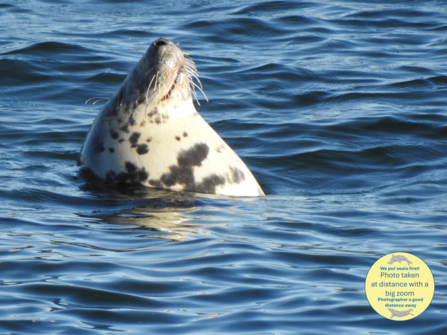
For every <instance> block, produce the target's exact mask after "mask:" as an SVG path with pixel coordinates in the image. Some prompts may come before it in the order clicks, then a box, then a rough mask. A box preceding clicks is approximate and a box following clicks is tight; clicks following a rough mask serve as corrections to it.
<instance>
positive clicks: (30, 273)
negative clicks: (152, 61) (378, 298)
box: [0, 0, 447, 335]
mask: <svg viewBox="0 0 447 335" xmlns="http://www.w3.org/2000/svg"><path fill="white" fill-rule="evenodd" d="M55 3H57V4H55ZM0 36H1V39H0V68H1V75H0V85H1V90H0V134H1V135H0V136H1V137H0V139H1V142H0V148H1V149H0V157H1V160H0V201H1V205H0V221H1V231H0V234H1V235H0V238H1V244H0V252H1V258H0V260H1V263H0V274H1V277H0V283H1V285H0V334H269V335H270V334H331V333H337V334H405V335H411V334H443V333H447V321H446V319H447V274H446V266H447V256H446V253H447V231H446V217H447V211H446V209H447V205H446V199H447V158H446V156H447V94H446V93H447V2H445V1H441V0H439V1H435V0H433V1H431V0H415V1H410V0H408V1H397V0H396V1H385V0H383V1H379V0H375V1H366V0H365V1H354V0H352V1H348V0H345V1H255V0H242V1H241V0H239V1H229V0H224V1H206V0H203V1H186V0H185V1H179V0H176V1H173V0H163V1H161V0H160V1H118V0H114V1H112V0H109V1H106V0H102V1H93V0H91V1H87V0H81V1H78V0H64V1H62V0H61V1H49V0H47V1H45V0H40V1H38V0H34V1H33V0H28V1H26V0H15V1H12V0H9V1H8V0H7V1H3V2H2V4H1V5H0ZM158 37H166V38H169V39H172V40H174V41H175V42H180V44H181V46H182V47H183V48H184V49H185V51H187V52H189V53H190V54H191V55H192V57H193V59H194V60H195V61H196V63H197V66H198V68H199V73H200V76H201V80H202V83H203V85H204V88H205V92H206V94H207V96H208V98H209V100H210V101H209V102H206V101H205V100H204V98H203V97H201V102H202V106H200V107H199V112H200V113H201V114H202V116H203V117H204V118H205V119H206V120H207V121H208V122H209V123H210V124H211V125H212V126H213V127H214V128H215V129H216V130H217V132H218V133H219V134H220V135H221V136H222V137H223V138H224V139H225V140H226V141H227V142H228V143H229V144H230V146H232V147H233V148H234V149H235V151H236V152H237V153H238V154H239V155H240V156H241V157H242V158H243V159H244V161H245V162H246V163H247V165H248V166H249V167H250V168H251V169H252V171H253V173H254V174H255V176H256V177H257V178H258V180H259V182H260V183H261V185H262V186H263V188H264V190H265V192H266V193H267V196H266V197H265V198H261V199H238V198H218V197H216V198H213V197H204V196H199V195H188V194H186V195H185V194H184V195H180V194H175V193H164V192H159V191H148V192H145V191H144V190H127V191H121V192H120V191H119V190H113V189H107V188H101V187H99V186H97V185H96V186H95V185H91V184H89V183H88V182H86V181H85V179H83V178H82V177H81V176H80V175H79V173H78V169H77V167H76V166H75V162H76V157H77V153H78V151H79V149H80V147H81V144H82V141H83V138H84V136H85V134H86V132H87V130H88V128H89V125H90V124H91V123H92V121H93V119H94V117H95V115H96V114H97V113H98V111H99V110H100V108H101V106H102V105H103V104H104V103H105V102H104V100H101V99H102V98H107V97H109V96H111V95H112V94H113V92H114V91H115V90H117V89H118V87H119V86H120V84H121V82H122V81H123V80H124V78H125V76H126V75H127V73H128V71H129V70H130V69H131V68H132V67H133V65H134V64H135V62H136V61H137V60H138V59H139V58H140V57H141V55H142V54H143V53H144V51H145V50H146V48H147V47H148V46H149V44H150V43H151V42H152V41H154V40H155V39H156V38H158ZM89 99H91V100H89ZM87 100H89V101H88V103H87V104H85V102H86V101H87ZM98 100H100V101H98ZM96 101H98V102H97V103H96V104H93V102H96ZM396 251H401V252H409V253H412V254H415V255H417V256H418V257H420V258H421V259H423V260H424V261H425V262H426V263H427V264H428V265H429V267H430V268H431V270H432V272H433V275H434V278H435V282H436V291H435V295H434V298H433V301H432V303H431V305H430V306H429V307H428V309H427V310H426V311H425V312H424V313H423V314H422V315H420V316H419V317H417V318H415V319H413V320H411V321H407V322H394V321H390V320H387V319H385V318H383V317H381V316H380V315H378V314H377V313H376V312H375V311H374V310H373V309H372V308H371V307H370V305H369V303H368V301H367V299H366V296H365V292H364V282H365V277H366V274H367V272H368V270H369V268H370V266H371V265H372V264H373V263H374V262H375V261H376V260H377V259H378V258H379V257H381V256H383V255H385V254H388V253H391V252H396Z"/></svg>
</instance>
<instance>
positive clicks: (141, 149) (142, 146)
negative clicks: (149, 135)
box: [137, 144, 149, 155]
mask: <svg viewBox="0 0 447 335" xmlns="http://www.w3.org/2000/svg"><path fill="white" fill-rule="evenodd" d="M137 152H138V154H139V155H144V154H147V153H148V152H149V148H148V147H147V144H138V146H137Z"/></svg>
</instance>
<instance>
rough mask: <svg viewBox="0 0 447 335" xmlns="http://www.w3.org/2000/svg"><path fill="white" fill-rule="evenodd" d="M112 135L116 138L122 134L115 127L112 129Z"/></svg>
mask: <svg viewBox="0 0 447 335" xmlns="http://www.w3.org/2000/svg"><path fill="white" fill-rule="evenodd" d="M110 136H112V138H113V139H114V140H116V139H117V138H118V137H119V136H120V134H119V133H118V132H117V131H115V129H110Z"/></svg>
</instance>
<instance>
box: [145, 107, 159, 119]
mask: <svg viewBox="0 0 447 335" xmlns="http://www.w3.org/2000/svg"><path fill="white" fill-rule="evenodd" d="M157 114H158V108H157V107H155V108H154V109H153V110H151V111H150V112H149V113H147V116H149V117H153V116H154V115H157Z"/></svg>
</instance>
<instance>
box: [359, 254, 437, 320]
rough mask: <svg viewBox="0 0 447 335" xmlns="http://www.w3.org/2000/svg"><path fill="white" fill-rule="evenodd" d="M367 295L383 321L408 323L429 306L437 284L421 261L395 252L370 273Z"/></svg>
mask: <svg viewBox="0 0 447 335" xmlns="http://www.w3.org/2000/svg"><path fill="white" fill-rule="evenodd" d="M365 292H366V297H367V298H368V301H369V303H370V304H371V306H372V308H374V310H375V311H376V312H377V313H379V314H380V315H382V316H383V317H384V318H387V319H390V320H395V321H406V320H410V319H413V318H415V317H416V316H418V315H419V314H421V313H422V312H423V311H425V309H426V308H427V307H428V305H430V303H431V300H432V299H433V294H434V293H435V281H434V279H433V274H432V273H431V270H430V268H429V267H428V266H427V264H425V263H424V261H422V260H421V259H420V258H418V257H416V256H414V255H412V254H407V253H405V252H396V253H393V254H389V255H386V256H383V257H382V258H380V259H379V260H378V261H377V262H375V263H374V265H373V266H372V267H371V269H369V272H368V275H367V276H366V282H365Z"/></svg>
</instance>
